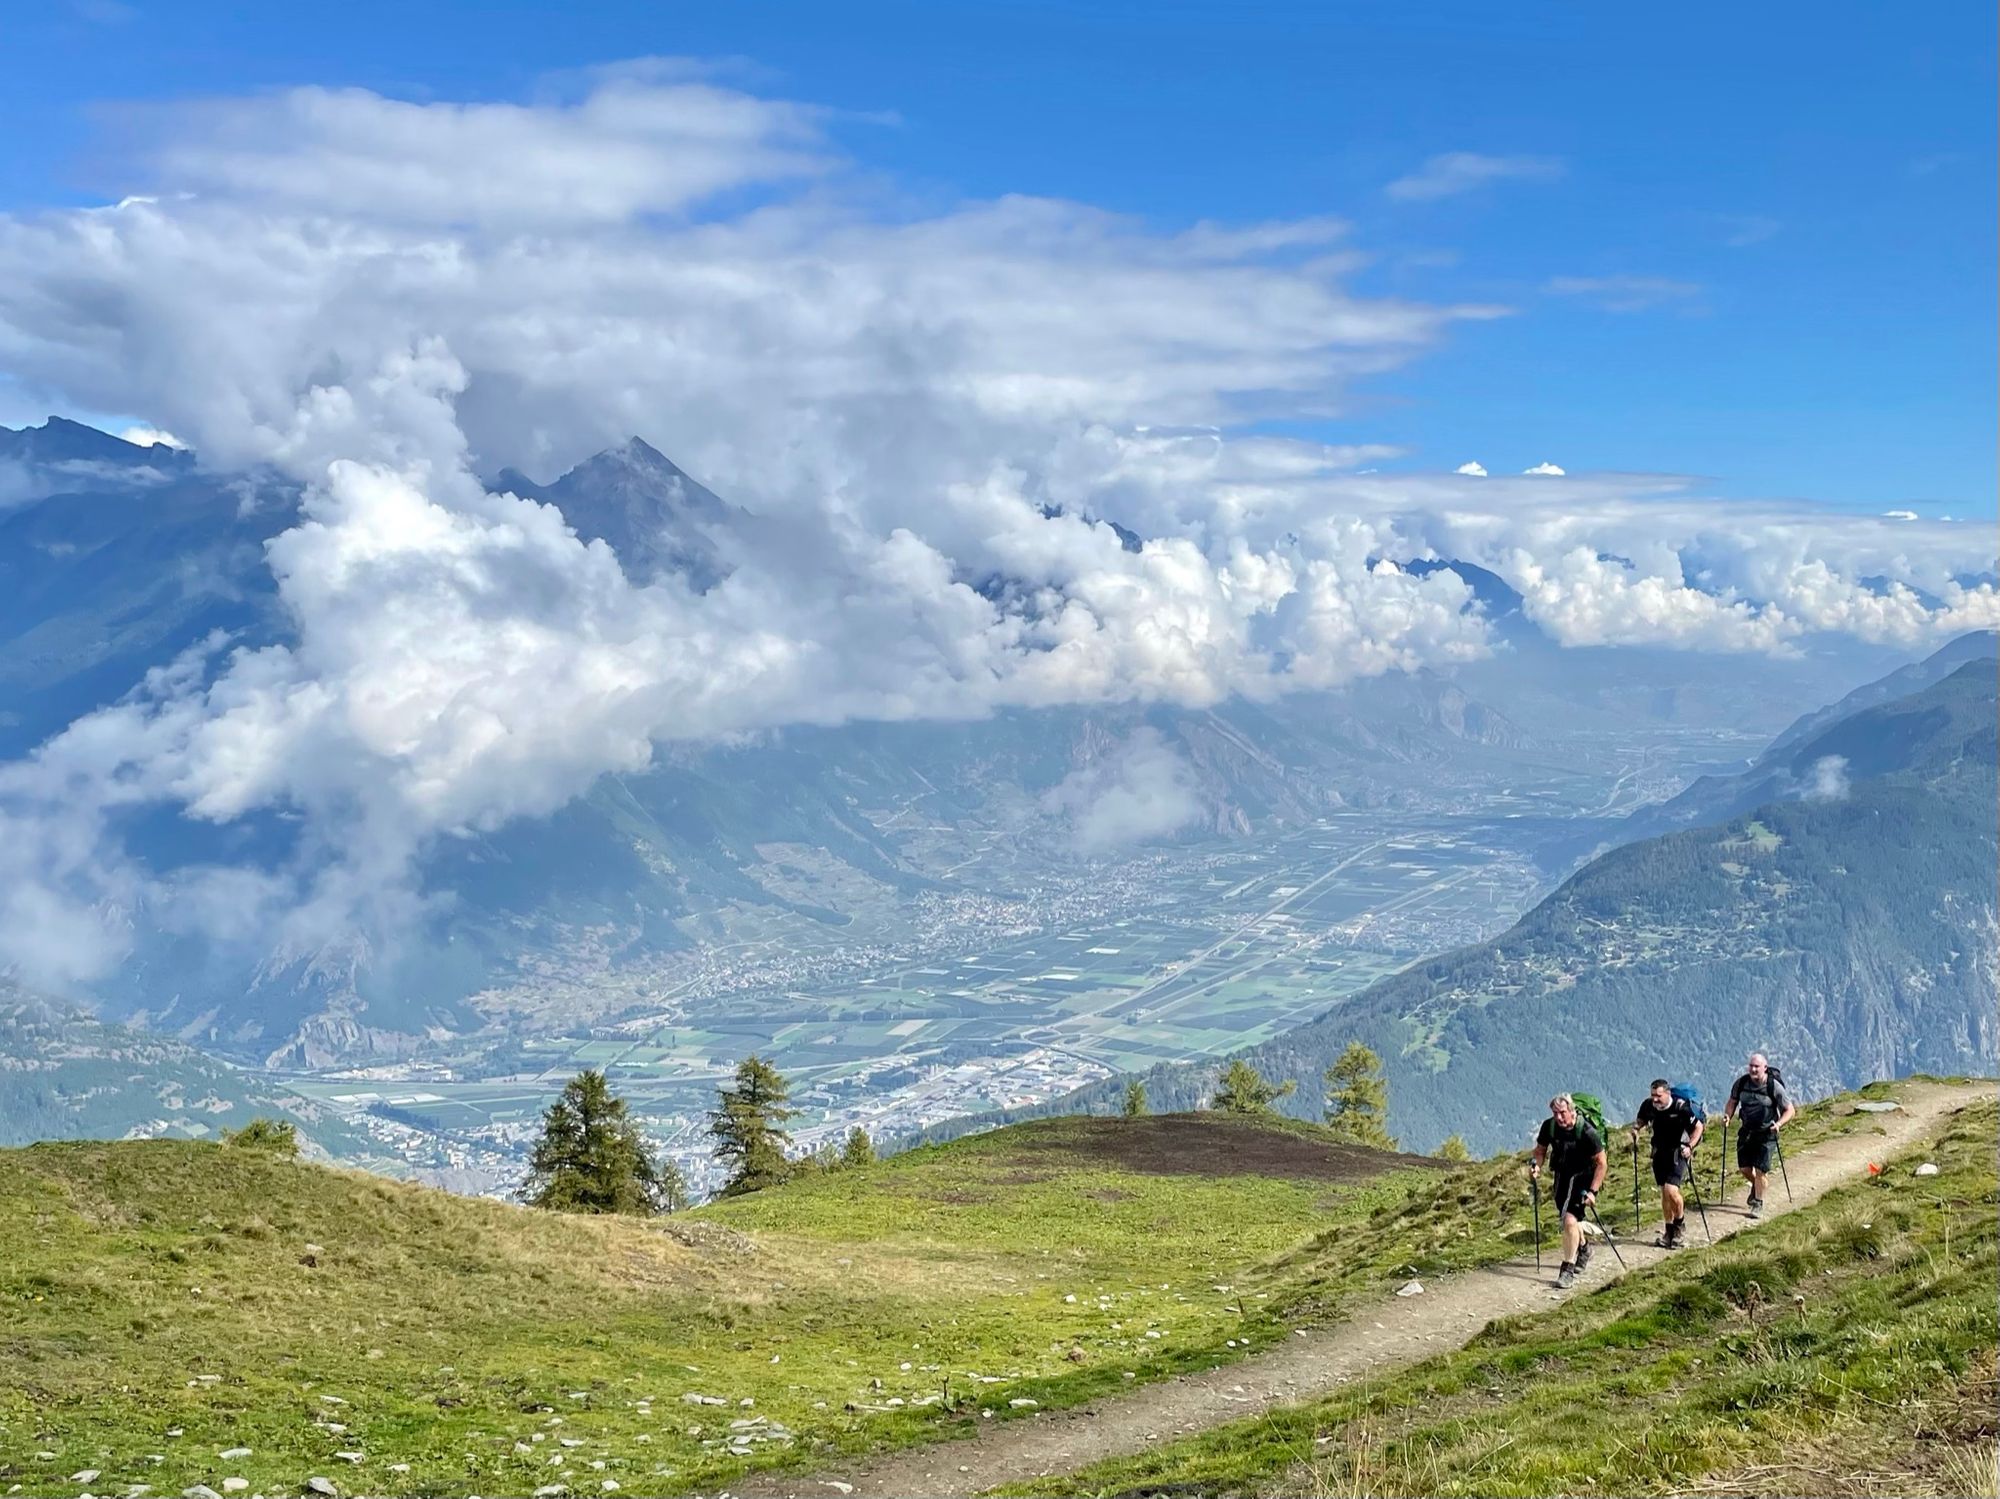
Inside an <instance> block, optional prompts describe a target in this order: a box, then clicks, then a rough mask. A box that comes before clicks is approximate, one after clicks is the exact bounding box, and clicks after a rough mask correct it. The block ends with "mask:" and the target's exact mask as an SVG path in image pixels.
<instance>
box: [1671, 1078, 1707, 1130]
mask: <svg viewBox="0 0 2000 1499" xmlns="http://www.w3.org/2000/svg"><path fill="white" fill-rule="evenodd" d="M1667 1091H1668V1092H1669V1093H1671V1094H1672V1095H1673V1096H1674V1098H1675V1099H1677V1100H1678V1101H1679V1102H1681V1103H1684V1104H1686V1105H1687V1106H1688V1112H1689V1113H1690V1114H1692V1115H1694V1118H1695V1122H1696V1123H1697V1124H1706V1123H1707V1122H1708V1106H1707V1105H1706V1104H1704V1103H1703V1102H1702V1101H1701V1089H1699V1088H1697V1087H1696V1086H1695V1085H1694V1084H1693V1083H1675V1084H1674V1085H1673V1086H1672V1087H1670V1088H1669V1089H1668V1090H1667Z"/></svg>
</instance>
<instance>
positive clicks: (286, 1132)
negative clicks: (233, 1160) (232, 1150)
mask: <svg viewBox="0 0 2000 1499" xmlns="http://www.w3.org/2000/svg"><path fill="white" fill-rule="evenodd" d="M222 1143H223V1144H224V1145H233V1146H235V1147H236V1148H237V1149H238V1150H266V1151H269V1152H270V1153H271V1154H272V1155H283V1156H296V1155H297V1154H298V1153H299V1131H298V1126H296V1125H294V1124H293V1123H292V1121H291V1120H289V1119H252V1120H251V1121H250V1122H249V1123H248V1124H246V1125H244V1126H243V1128H241V1129H232V1130H225V1131H224V1132H223V1135H222Z"/></svg>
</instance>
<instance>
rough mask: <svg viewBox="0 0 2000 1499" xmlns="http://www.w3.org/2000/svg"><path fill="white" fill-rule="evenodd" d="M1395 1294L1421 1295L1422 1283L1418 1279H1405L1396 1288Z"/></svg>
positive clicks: (1422, 1291)
mask: <svg viewBox="0 0 2000 1499" xmlns="http://www.w3.org/2000/svg"><path fill="white" fill-rule="evenodd" d="M1396 1294H1397V1295H1398V1296H1421V1295H1423V1294H1424V1284H1423V1282H1422V1281H1420V1280H1411V1281H1405V1282H1404V1283H1403V1284H1402V1285H1401V1286H1400V1287H1398V1288H1397V1291H1396Z"/></svg>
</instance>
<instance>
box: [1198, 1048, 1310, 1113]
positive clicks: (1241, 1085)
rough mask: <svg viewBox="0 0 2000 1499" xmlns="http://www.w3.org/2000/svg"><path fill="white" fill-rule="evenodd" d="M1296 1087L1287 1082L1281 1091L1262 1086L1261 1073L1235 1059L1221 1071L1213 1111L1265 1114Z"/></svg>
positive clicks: (1269, 1084) (1271, 1085)
mask: <svg viewBox="0 0 2000 1499" xmlns="http://www.w3.org/2000/svg"><path fill="white" fill-rule="evenodd" d="M1297 1087H1298V1084H1297V1083H1296V1082H1289V1081H1288V1082H1286V1083H1285V1084H1284V1086H1283V1087H1278V1086H1276V1085H1274V1084H1272V1083H1268V1082H1266V1081H1265V1080H1264V1076H1263V1074H1262V1073H1260V1072H1258V1070H1257V1069H1256V1068H1255V1067H1252V1066H1251V1065H1250V1064H1249V1063H1248V1062H1246V1061H1244V1060H1243V1059H1242V1058H1241V1057H1238V1058H1237V1059H1236V1060H1235V1061H1233V1062H1231V1063H1230V1064H1229V1066H1228V1067H1227V1068H1226V1069H1225V1070H1224V1072H1223V1074H1222V1081H1221V1083H1220V1084H1218V1085H1217V1087H1216V1090H1215V1107H1216V1108H1218V1109H1220V1110H1222V1111H1223V1112H1224V1113H1226V1114H1268V1113H1270V1112H1271V1105H1272V1104H1274V1103H1276V1102H1277V1101H1278V1100H1279V1099H1281V1098H1285V1097H1288V1096H1289V1095H1290V1094H1291V1093H1292V1091H1293V1090H1294V1089H1295V1088H1297Z"/></svg>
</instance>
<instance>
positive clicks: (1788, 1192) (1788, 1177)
mask: <svg viewBox="0 0 2000 1499" xmlns="http://www.w3.org/2000/svg"><path fill="white" fill-rule="evenodd" d="M1771 1148H1772V1149H1773V1150H1775V1151H1777V1152H1778V1174H1779V1175H1780V1176H1782V1177H1784V1179H1785V1201H1786V1202H1790V1201H1791V1200H1792V1173H1791V1172H1789V1171H1787V1170H1786V1169H1785V1142H1784V1141H1783V1140H1780V1139H1779V1138H1778V1132H1777V1130H1776V1129H1773V1130H1772V1131H1771Z"/></svg>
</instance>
